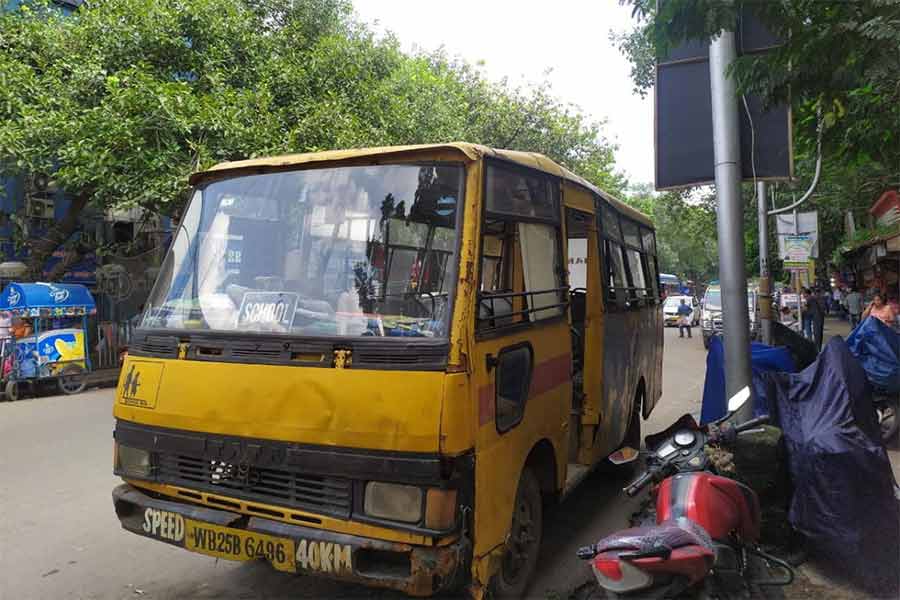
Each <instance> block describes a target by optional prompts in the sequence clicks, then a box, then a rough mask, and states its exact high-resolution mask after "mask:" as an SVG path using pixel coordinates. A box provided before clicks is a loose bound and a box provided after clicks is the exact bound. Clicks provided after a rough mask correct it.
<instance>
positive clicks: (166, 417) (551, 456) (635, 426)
mask: <svg viewBox="0 0 900 600" xmlns="http://www.w3.org/2000/svg"><path fill="white" fill-rule="evenodd" d="M191 184H192V186H193V188H194V192H193V196H192V198H191V201H190V203H189V204H188V206H187V208H186V209H185V212H184V214H183V216H182V219H181V222H180V224H179V225H178V229H177V231H176V234H175V236H174V239H173V242H172V246H171V249H170V250H169V253H168V255H167V257H166V259H165V262H164V264H163V265H162V267H161V269H160V273H159V275H158V279H157V282H156V284H155V286H154V288H153V291H152V292H151V295H150V298H149V300H148V302H147V307H146V311H145V314H144V316H143V318H142V321H141V324H140V327H139V328H138V329H137V331H136V333H135V336H134V339H133V341H132V343H131V345H130V346H129V355H128V357H127V358H126V360H125V362H124V365H123V368H122V375H121V377H120V381H119V385H118V388H117V392H116V400H115V406H114V415H115V432H114V437H115V456H114V463H115V473H116V474H117V475H118V476H120V477H121V478H122V479H123V480H124V483H122V484H121V485H119V486H118V487H116V488H115V489H114V490H113V499H114V505H115V511H116V514H117V516H118V518H119V520H120V522H121V524H122V526H123V527H124V528H125V529H127V530H129V531H131V532H134V533H136V534H139V535H142V536H146V537H149V538H153V539H155V540H158V541H160V542H165V543H168V544H173V545H175V546H179V547H183V548H184V549H186V550H189V551H193V552H199V553H203V554H207V555H209V556H213V557H219V558H227V559H234V560H251V559H261V560H265V561H268V562H269V563H271V564H272V566H274V568H276V569H279V570H282V571H287V572H292V573H294V572H296V573H305V574H314V575H321V576H325V577H331V578H338V579H342V580H346V581H352V582H358V583H362V584H365V585H370V586H377V587H385V588H393V589H397V590H402V591H404V592H406V593H408V594H411V595H415V596H428V595H431V594H434V593H436V592H438V591H440V590H443V589H447V588H457V589H466V590H467V591H468V593H470V594H471V595H472V596H474V597H481V596H483V595H485V594H486V593H487V592H488V591H489V590H490V591H491V592H493V593H494V594H496V595H499V596H518V595H521V594H522V593H523V592H524V590H525V589H526V586H527V584H528V581H529V578H530V576H531V575H532V573H533V571H534V569H535V563H536V560H537V552H538V548H539V546H540V542H541V530H542V522H543V517H544V510H545V506H548V505H550V504H551V503H552V502H554V501H558V500H560V499H561V498H562V497H564V495H565V494H566V493H567V492H568V491H569V490H570V489H572V487H573V486H575V485H576V484H577V483H578V482H579V481H580V480H582V479H583V478H584V477H585V475H586V474H587V473H588V472H589V471H591V470H592V468H593V467H595V466H599V465H603V464H605V463H606V462H607V457H608V455H609V454H610V453H611V452H613V451H614V450H616V449H617V448H618V447H620V446H621V445H623V444H624V443H630V444H632V445H633V444H637V443H639V439H640V425H641V420H642V418H646V417H647V416H648V415H649V413H650V411H651V410H652V409H653V407H654V405H655V404H656V402H657V400H658V398H659V396H660V385H661V381H660V380H661V360H662V321H661V312H660V303H659V297H660V294H659V283H658V272H657V263H656V248H655V239H654V230H653V225H652V223H651V222H650V221H649V220H648V219H647V218H646V217H645V216H644V215H642V214H640V213H639V212H637V211H635V210H634V209H632V208H630V207H628V206H626V205H624V204H622V203H621V202H619V201H617V200H616V199H615V198H613V197H611V196H609V195H608V194H606V193H604V192H602V191H601V190H599V189H597V188H595V187H594V186H592V185H590V184H589V183H587V182H586V181H584V180H583V179H581V178H579V177H577V176H576V175H574V174H573V173H571V172H569V171H567V170H566V169H564V168H562V167H560V166H559V165H557V164H555V163H554V162H552V161H550V160H549V159H547V158H545V157H543V156H541V155H538V154H532V153H524V152H512V151H506V150H495V149H491V148H487V147H484V146H479V145H474V144H464V143H453V144H441V145H424V146H404V147H389V148H373V149H357V150H344V151H330V152H317V153H310V154H299V155H292V156H281V157H274V158H263V159H254V160H246V161H239V162H231V163H225V164H221V165H217V166H215V167H213V168H211V169H209V170H207V171H204V172H200V173H196V174H194V175H193V176H192V178H191Z"/></svg>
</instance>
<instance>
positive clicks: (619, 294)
mask: <svg viewBox="0 0 900 600" xmlns="http://www.w3.org/2000/svg"><path fill="white" fill-rule="evenodd" d="M603 249H604V252H603V262H604V263H605V265H606V284H607V285H606V290H607V292H606V298H607V300H608V302H607V305H608V306H609V307H610V308H612V307H618V308H625V307H626V305H627V302H628V288H627V287H626V286H627V283H626V282H627V279H626V277H625V262H624V261H623V260H622V247H621V246H620V245H619V244H617V243H616V242H613V241H612V240H603Z"/></svg>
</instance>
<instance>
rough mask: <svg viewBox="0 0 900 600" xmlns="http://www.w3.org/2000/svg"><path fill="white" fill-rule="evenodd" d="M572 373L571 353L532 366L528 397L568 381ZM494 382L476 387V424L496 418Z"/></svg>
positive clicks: (480, 424)
mask: <svg viewBox="0 0 900 600" xmlns="http://www.w3.org/2000/svg"><path fill="white" fill-rule="evenodd" d="M571 375H572V355H571V354H561V355H559V356H556V357H554V358H551V359H550V360H545V361H544V362H542V363H540V364H539V365H537V366H536V367H535V368H534V372H533V373H532V376H531V388H530V389H529V390H528V396H529V398H530V397H531V396H538V395H540V394H543V393H545V392H549V391H550V390H552V389H553V388H556V387H559V386H561V385H563V384H564V383H566V382H567V381H569V378H570V377H571ZM496 409H497V405H496V401H495V392H494V383H493V382H492V383H489V384H487V385H483V386H481V387H480V388H478V425H479V426H482V425H487V424H488V423H493V422H494V419H495V418H496Z"/></svg>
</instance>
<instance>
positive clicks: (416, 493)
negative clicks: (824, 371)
mask: <svg viewBox="0 0 900 600" xmlns="http://www.w3.org/2000/svg"><path fill="white" fill-rule="evenodd" d="M422 504H423V503H422V490H421V488H418V487H416V486H412V485H400V484H396V483H383V482H380V481H370V482H369V483H367V484H366V494H365V500H364V501H363V509H364V511H365V513H366V514H367V515H369V516H370V517H377V518H380V519H390V520H391V521H401V522H403V523H418V522H419V521H420V520H421V519H422Z"/></svg>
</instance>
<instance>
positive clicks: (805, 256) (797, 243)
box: [782, 235, 813, 266]
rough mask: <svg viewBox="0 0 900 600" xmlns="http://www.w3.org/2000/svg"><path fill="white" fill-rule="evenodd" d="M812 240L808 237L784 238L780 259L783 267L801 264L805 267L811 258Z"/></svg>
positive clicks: (790, 236)
mask: <svg viewBox="0 0 900 600" xmlns="http://www.w3.org/2000/svg"><path fill="white" fill-rule="evenodd" d="M812 245H813V240H812V236H810V235H786V236H784V252H783V254H782V258H783V259H784V264H785V266H788V265H789V263H801V264H802V265H804V266H806V265H807V264H809V259H810V257H811V256H812Z"/></svg>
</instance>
